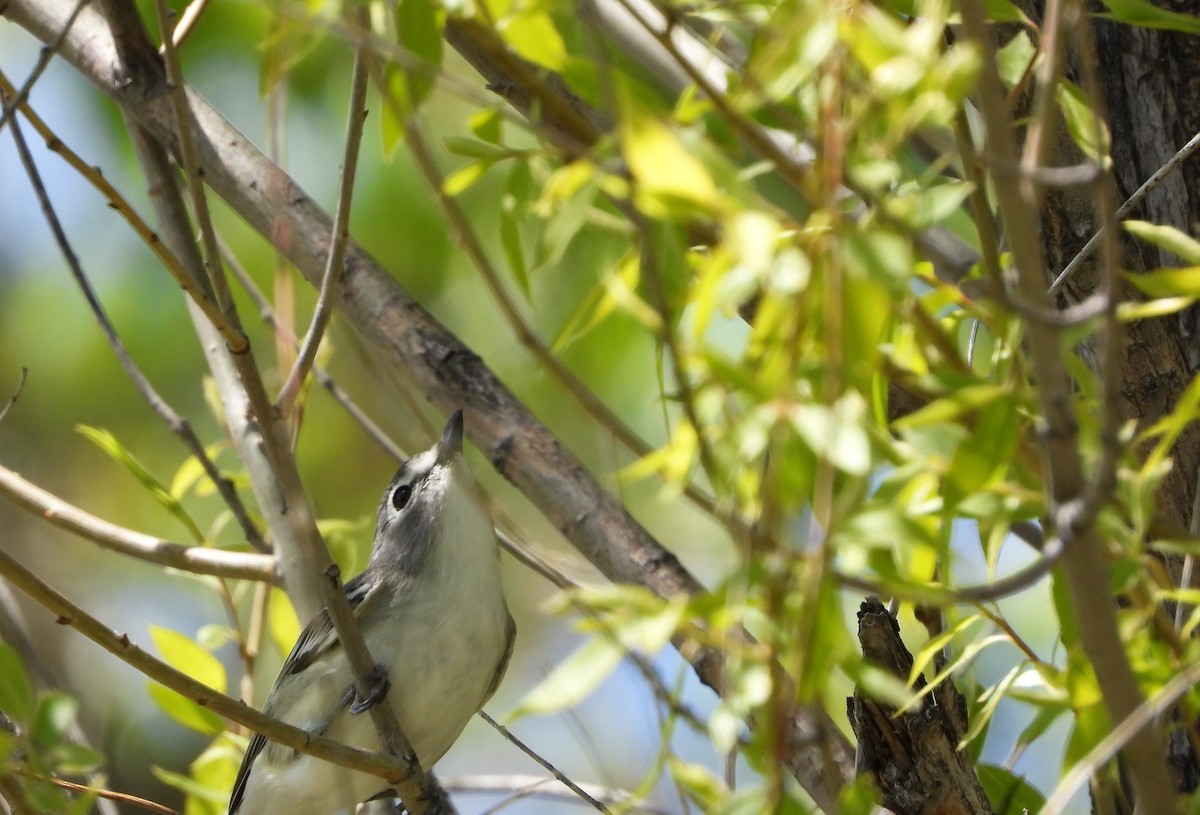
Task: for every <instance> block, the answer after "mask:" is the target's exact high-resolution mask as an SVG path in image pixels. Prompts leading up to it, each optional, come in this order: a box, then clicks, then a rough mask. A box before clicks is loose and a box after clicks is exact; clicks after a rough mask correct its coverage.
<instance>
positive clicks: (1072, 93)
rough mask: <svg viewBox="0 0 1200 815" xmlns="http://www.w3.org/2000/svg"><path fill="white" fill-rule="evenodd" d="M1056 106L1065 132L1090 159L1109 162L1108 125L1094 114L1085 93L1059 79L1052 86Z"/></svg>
mask: <svg viewBox="0 0 1200 815" xmlns="http://www.w3.org/2000/svg"><path fill="white" fill-rule="evenodd" d="M1055 97H1056V98H1057V100H1058V106H1059V108H1060V109H1061V110H1062V115H1063V118H1064V119H1066V122H1067V132H1068V133H1070V134H1071V138H1072V139H1073V140H1074V141H1075V144H1077V145H1078V146H1079V149H1080V150H1082V151H1083V152H1084V154H1085V155H1087V157H1088V158H1090V159H1092V161H1096V162H1100V163H1102V164H1104V165H1105V166H1107V165H1108V161H1109V159H1108V154H1109V150H1110V148H1111V143H1112V140H1111V138H1110V136H1109V132H1108V125H1107V124H1106V123H1105V122H1104V121H1103V120H1102V119H1100V117H1098V116H1097V115H1096V111H1095V110H1094V109H1093V108H1092V103H1091V100H1090V99H1088V98H1087V94H1085V93H1084V92H1083V90H1082V89H1081V88H1080V87H1079V86H1078V85H1076V84H1075V83H1073V82H1068V81H1067V80H1065V79H1064V80H1061V81H1060V82H1059V84H1058V87H1057V88H1056V89H1055Z"/></svg>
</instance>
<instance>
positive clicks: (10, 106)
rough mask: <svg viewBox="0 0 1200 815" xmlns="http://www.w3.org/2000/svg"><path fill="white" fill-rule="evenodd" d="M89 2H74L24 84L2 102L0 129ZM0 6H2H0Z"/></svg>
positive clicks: (36, 79) (43, 69)
mask: <svg viewBox="0 0 1200 815" xmlns="http://www.w3.org/2000/svg"><path fill="white" fill-rule="evenodd" d="M89 2H90V0H78V2H77V3H76V4H75V9H74V10H73V11H72V12H71V14H70V16H69V17H67V19H66V22H64V23H63V27H62V30H61V31H59V33H58V36H57V37H55V39H54V42H52V43H50V44H49V45H47V46H45V47H44V48H42V50H41V53H39V54H38V58H37V62H36V63H34V66H33V70H32V71H30V72H29V76H28V77H26V78H25V82H24V84H22V85H21V90H19V91H16V92H15V93H13V95H12V98H11V99H8V100H6V101H5V102H4V108H3V110H2V111H0V130H3V129H4V126H5V125H6V124H8V122H9V120H10V119H12V117H13V114H14V112H15V111H16V110H17V108H19V107H20V106H21V105H24V104H25V102H26V100H27V99H29V93H30V91H32V90H33V86H34V85H35V84H37V81H38V80H39V79H40V78H41V76H42V74H43V73H45V71H46V68H47V66H49V65H50V60H51V59H53V58H54V55H55V54H56V53H58V49H59V46H61V45H62V44H63V41H64V40H66V38H67V35H68V34H70V33H71V27H72V26H74V25H75V20H76V19H78V17H79V13H80V12H81V11H83V8H84V6H86V5H87V4H88V3H89ZM0 8H3V7H2V6H0Z"/></svg>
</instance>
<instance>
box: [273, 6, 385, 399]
mask: <svg viewBox="0 0 1200 815" xmlns="http://www.w3.org/2000/svg"><path fill="white" fill-rule="evenodd" d="M368 14H369V11H368V9H367V7H366V6H359V7H358V11H357V13H356V15H355V18H356V23H357V25H358V26H359V27H360V28H363V29H365V28H367V27H369V25H370V19H369V16H368ZM370 57H371V54H370V51H368V50H367V47H366V45H365V44H360V45H359V47H358V49H357V50H356V51H355V52H354V70H353V73H352V76H351V80H350V115H349V117H348V121H347V123H346V148H345V153H344V155H343V157H342V173H341V182H340V184H339V186H338V195H337V204H336V207H335V209H334V213H333V245H332V246H330V247H329V258H328V260H327V261H326V264H325V273H324V274H323V275H322V276H321V291H320V294H319V295H317V306H316V310H315V311H314V312H313V316H312V322H311V323H310V324H309V327H308V333H307V334H305V336H304V341H303V342H302V343H301V344H300V351H299V353H298V354H297V355H296V362H295V364H293V365H292V370H291V373H290V374H288V377H287V380H286V381H285V382H284V385H283V389H282V390H281V391H280V393H279V397H278V398H277V399H276V400H275V407H276V408H277V409H278V410H279V412H280V414H281V415H283V416H287V415H289V414H290V413H291V408H292V404H293V402H294V401H295V399H296V395H297V394H298V393H299V391H300V387H301V385H303V384H304V380H305V378H306V377H307V376H308V372H309V370H310V369H311V368H312V366H313V361H314V360H315V359H316V356H317V347H318V346H319V345H320V344H321V337H322V336H323V335H324V334H325V328H326V327H327V326H328V325H329V318H330V316H331V315H332V313H333V303H334V300H335V299H336V298H337V294H338V288H339V284H340V282H341V278H342V273H343V269H342V267H343V265H344V264H345V261H346V244H347V242H348V241H349V239H350V202H351V200H352V198H353V197H354V178H355V175H356V173H357V170H358V151H359V147H360V146H361V145H362V134H363V122H365V121H366V118H367V108H366V102H367V80H368V72H369V66H370V62H371V59H370Z"/></svg>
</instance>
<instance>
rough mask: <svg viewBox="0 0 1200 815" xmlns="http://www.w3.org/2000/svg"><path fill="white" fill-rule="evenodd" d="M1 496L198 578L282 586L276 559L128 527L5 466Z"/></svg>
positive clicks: (73, 529) (81, 534)
mask: <svg viewBox="0 0 1200 815" xmlns="http://www.w3.org/2000/svg"><path fill="white" fill-rule="evenodd" d="M0 493H3V494H4V495H5V497H7V498H8V499H9V500H11V501H12V502H13V503H15V504H17V505H18V506H20V507H23V508H24V509H26V510H28V511H29V512H32V513H33V514H35V515H37V516H38V517H41V518H44V519H45V520H46V521H48V522H49V523H51V524H53V525H54V526H57V527H59V528H60V529H65V530H67V531H68V532H71V533H73V534H75V535H78V536H79V537H81V538H84V539H86V540H90V541H91V542H92V543H95V544H98V545H100V546H101V547H103V548H105V549H109V550H111V551H113V552H119V553H121V554H123V555H128V556H130V557H134V558H137V559H138V560H144V561H146V562H148V563H157V564H158V565H160V566H167V567H169V568H172V569H179V570H181V571H185V572H192V573H193V574H208V575H213V576H214V577H228V578H236V579H240V580H261V581H264V582H267V583H278V582H279V579H278V576H277V575H276V574H275V558H273V557H271V556H270V555H263V554H258V553H257V552H228V551H225V550H223V549H210V548H208V547H205V546H185V545H183V544H180V543H175V542H173V541H169V540H166V539H164V538H159V537H155V536H154V535H147V534H145V533H142V532H137V531H135V530H132V529H126V528H125V527H123V526H117V525H116V524H113V523H109V522H108V521H105V520H103V519H101V518H97V517H96V516H95V515H91V514H90V513H87V512H84V511H83V510H82V509H79V508H78V507H76V506H72V505H71V504H68V503H67V502H66V501H64V500H62V499H61V498H59V497H58V496H56V495H54V494H52V493H49V492H47V491H46V490H43V489H42V488H41V487H38V486H37V485H35V484H31V483H30V482H28V481H26V480H25V479H24V478H22V477H21V476H20V475H18V474H17V473H15V472H13V471H12V470H9V469H7V468H5V467H0Z"/></svg>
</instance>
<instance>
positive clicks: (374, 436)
mask: <svg viewBox="0 0 1200 815" xmlns="http://www.w3.org/2000/svg"><path fill="white" fill-rule="evenodd" d="M217 240H218V242H219V243H220V246H221V257H222V259H223V260H224V261H225V264H226V265H227V266H228V267H229V270H230V271H231V272H233V276H234V278H235V279H236V280H237V281H238V283H239V284H240V285H241V287H242V289H243V290H244V291H245V292H246V294H248V295H249V296H250V299H251V300H253V301H254V305H255V306H256V307H257V308H258V314H259V317H261V318H262V321H263V322H264V323H266V324H267V325H268V326H270V327H271V328H272V329H273V330H274V331H275V335H276V336H277V337H278V338H279V339H280V340H281V341H282V343H283V345H284V347H287V348H292V349H294V348H295V347H296V344H297V343H296V335H295V334H293V333H292V330H291V329H290V328H288V327H287V326H286V325H284V324H283V323H282V322H281V321H280V319H279V316H278V315H277V314H276V313H275V309H273V308H272V307H271V303H270V301H268V300H267V298H266V296H265V295H264V294H263V293H262V291H261V290H260V289H259V288H258V286H257V285H255V283H254V278H252V277H251V276H250V273H249V272H247V271H246V269H245V267H244V266H242V264H241V263H239V262H238V260H237V258H236V257H234V255H233V253H232V252H231V251H230V250H229V247H228V246H226V245H225V242H224V241H222V240H221V239H220V235H218V236H217ZM312 370H313V376H314V377H315V378H316V380H317V383H318V384H319V385H320V386H321V387H323V388H325V390H327V391H328V392H329V395H330V396H332V397H333V399H334V401H335V402H337V403H338V404H339V405H340V406H341V408H342V409H343V410H345V411H346V412H347V413H348V414H349V415H350V418H352V419H354V421H355V422H357V423H358V425H359V427H361V428H362V430H363V432H364V433H366V434H367V436H368V437H369V438H370V439H371V440H372V441H374V442H375V443H376V444H377V445H379V446H380V447H381V448H383V450H384V452H386V453H387V454H388V455H390V456H391V457H392V458H394V459H397V460H400V461H403V460H404V458H405V457H406V456H405V455H404V451H403V450H401V449H400V448H399V447H398V446H397V445H396V443H395V442H394V441H392V439H391V437H390V436H388V434H387V433H385V432H384V431H383V428H381V427H380V426H379V425H377V424H376V423H375V422H374V421H373V420H372V419H371V417H370V416H368V415H367V414H366V412H365V411H364V410H363V409H362V408H360V407H359V406H358V404H357V403H355V401H354V400H353V399H352V398H351V397H350V394H348V393H346V391H345V390H343V389H342V386H341V385H339V384H338V383H337V382H336V381H335V380H334V378H333V377H332V376H330V375H329V372H328V371H326V370H325V369H324V368H322V367H321V366H320V365H314V366H313V369H312Z"/></svg>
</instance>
